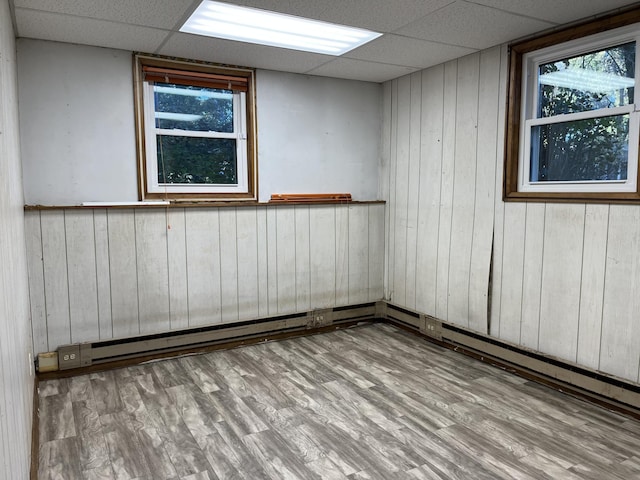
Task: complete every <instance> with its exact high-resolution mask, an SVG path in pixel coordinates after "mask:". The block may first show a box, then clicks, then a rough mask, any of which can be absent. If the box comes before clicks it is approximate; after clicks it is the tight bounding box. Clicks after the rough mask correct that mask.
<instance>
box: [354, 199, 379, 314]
mask: <svg viewBox="0 0 640 480" xmlns="http://www.w3.org/2000/svg"><path fill="white" fill-rule="evenodd" d="M385 210H386V208H385V205H382V204H374V205H368V206H367V215H368V225H369V228H368V231H367V235H368V237H369V238H368V242H367V248H368V252H367V257H368V262H369V269H368V272H369V275H368V282H369V289H368V293H369V295H368V299H367V300H368V301H369V302H375V301H377V300H380V299H381V298H383V296H384V258H385V248H384V240H385V230H386V229H385V223H384V222H385ZM350 288H352V289H354V290H357V288H356V287H353V284H352V285H350Z"/></svg>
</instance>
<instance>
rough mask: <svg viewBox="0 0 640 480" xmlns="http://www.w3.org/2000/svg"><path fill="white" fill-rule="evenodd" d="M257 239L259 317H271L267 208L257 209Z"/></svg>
mask: <svg viewBox="0 0 640 480" xmlns="http://www.w3.org/2000/svg"><path fill="white" fill-rule="evenodd" d="M256 238H257V240H258V246H257V249H258V251H257V254H258V278H257V283H258V316H260V317H266V316H267V315H269V278H268V274H269V265H268V256H267V253H268V250H267V208H265V207H258V208H257V209H256Z"/></svg>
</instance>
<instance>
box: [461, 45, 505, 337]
mask: <svg viewBox="0 0 640 480" xmlns="http://www.w3.org/2000/svg"><path fill="white" fill-rule="evenodd" d="M500 61H501V55H500V48H493V49H491V50H487V51H484V52H482V53H481V54H480V73H479V78H478V82H479V85H478V113H477V118H476V122H477V123H476V125H477V130H478V135H477V137H476V145H477V147H476V148H477V151H476V161H477V167H476V169H475V173H476V178H475V201H474V204H475V210H474V216H473V218H474V220H473V235H472V242H471V264H470V271H469V328H471V329H473V330H476V331H479V332H482V333H488V328H489V325H488V321H487V317H488V313H487V312H488V308H489V306H488V302H489V298H488V297H489V288H488V280H487V279H488V278H489V270H490V267H491V251H492V240H493V228H494V225H493V217H494V212H493V207H494V204H495V199H496V196H498V198H499V197H500V193H499V192H498V193H497V194H496V192H495V187H494V181H495V175H496V161H495V159H496V154H497V152H498V150H501V149H502V145H501V144H499V142H498V138H497V137H498V135H497V132H498V130H499V128H498V125H499V123H498V121H495V120H496V119H497V118H498V114H499V111H500V99H501V98H502V97H501V91H500V83H499V79H500Z"/></svg>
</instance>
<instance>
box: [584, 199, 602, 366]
mask: <svg viewBox="0 0 640 480" xmlns="http://www.w3.org/2000/svg"><path fill="white" fill-rule="evenodd" d="M584 221H585V224H584V249H583V252H582V280H581V283H582V288H581V291H580V321H579V325H578V356H577V362H578V363H579V364H581V365H585V366H587V367H590V368H598V366H599V365H598V364H599V363H600V334H601V332H602V308H603V297H604V289H605V285H604V281H605V266H606V258H607V232H608V227H609V206H608V205H587V209H586V215H585V220H584Z"/></svg>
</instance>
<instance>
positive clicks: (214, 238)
mask: <svg viewBox="0 0 640 480" xmlns="http://www.w3.org/2000/svg"><path fill="white" fill-rule="evenodd" d="M186 226H187V282H188V284H189V294H188V295H189V326H191V327H193V326H197V325H207V324H211V323H219V322H220V321H221V320H222V317H221V310H220V303H221V301H220V224H219V219H218V210H217V209H193V210H187V211H186Z"/></svg>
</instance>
